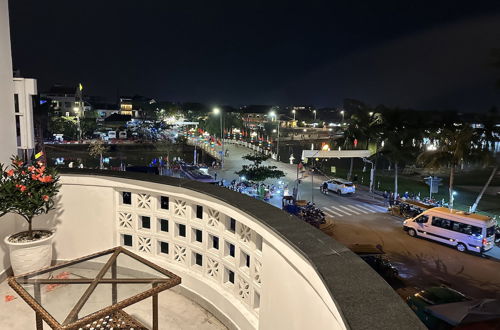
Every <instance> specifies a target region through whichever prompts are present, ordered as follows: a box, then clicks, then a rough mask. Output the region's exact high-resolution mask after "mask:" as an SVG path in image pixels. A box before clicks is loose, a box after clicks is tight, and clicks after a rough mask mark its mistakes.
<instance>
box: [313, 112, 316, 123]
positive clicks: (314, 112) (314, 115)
mask: <svg viewBox="0 0 500 330" xmlns="http://www.w3.org/2000/svg"><path fill="white" fill-rule="evenodd" d="M313 113H314V121H316V110H313Z"/></svg>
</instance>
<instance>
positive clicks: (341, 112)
mask: <svg viewBox="0 0 500 330" xmlns="http://www.w3.org/2000/svg"><path fill="white" fill-rule="evenodd" d="M344 113H345V111H344V110H342V111H340V114H341V115H342V125H344Z"/></svg>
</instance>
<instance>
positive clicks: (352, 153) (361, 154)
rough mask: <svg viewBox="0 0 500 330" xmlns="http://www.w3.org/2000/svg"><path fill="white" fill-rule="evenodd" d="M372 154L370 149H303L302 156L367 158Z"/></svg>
mask: <svg viewBox="0 0 500 330" xmlns="http://www.w3.org/2000/svg"><path fill="white" fill-rule="evenodd" d="M371 155H373V152H371V151H370V150H340V151H339V150H330V151H323V150H302V158H367V157H370V156H371Z"/></svg>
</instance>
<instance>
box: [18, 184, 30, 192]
mask: <svg viewBox="0 0 500 330" xmlns="http://www.w3.org/2000/svg"><path fill="white" fill-rule="evenodd" d="M16 188H19V190H21V192H25V191H26V189H28V188H26V186H24V185H22V184H16Z"/></svg>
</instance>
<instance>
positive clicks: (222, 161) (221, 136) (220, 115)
mask: <svg viewBox="0 0 500 330" xmlns="http://www.w3.org/2000/svg"><path fill="white" fill-rule="evenodd" d="M212 112H213V114H214V115H216V116H219V117H220V138H221V139H222V154H221V157H220V158H221V163H220V167H221V168H224V157H225V156H226V155H225V153H224V135H223V134H224V129H223V127H222V111H221V110H220V109H219V108H214V109H213V110H212Z"/></svg>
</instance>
